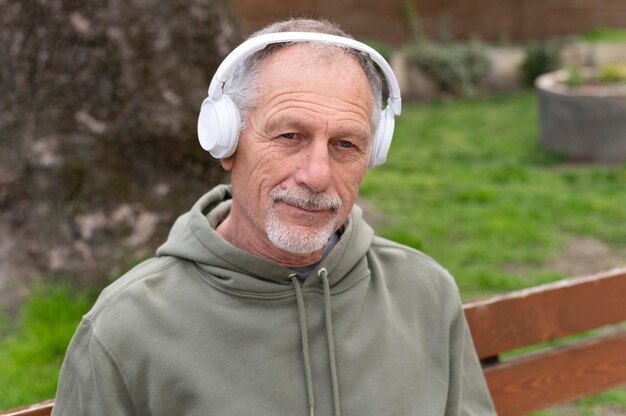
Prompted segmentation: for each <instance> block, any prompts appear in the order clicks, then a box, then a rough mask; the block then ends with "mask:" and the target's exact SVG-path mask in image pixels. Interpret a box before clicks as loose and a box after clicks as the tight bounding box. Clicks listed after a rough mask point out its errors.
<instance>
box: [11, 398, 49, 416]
mask: <svg viewBox="0 0 626 416" xmlns="http://www.w3.org/2000/svg"><path fill="white" fill-rule="evenodd" d="M53 405H54V400H48V401H45V402H41V403H37V404H33V405H30V406H24V407H20V408H18V409H13V410H7V411H6V412H0V416H50V414H52V406H53Z"/></svg>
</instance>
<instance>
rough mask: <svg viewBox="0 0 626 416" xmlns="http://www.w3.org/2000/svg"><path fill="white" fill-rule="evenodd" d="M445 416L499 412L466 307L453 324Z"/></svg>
mask: <svg viewBox="0 0 626 416" xmlns="http://www.w3.org/2000/svg"><path fill="white" fill-rule="evenodd" d="M445 415H446V416H490V415H494V416H495V415H496V412H495V410H494V408H493V404H492V402H491V396H490V394H489V390H488V388H487V384H486V382H485V377H484V374H483V371H482V368H481V366H480V362H479V360H478V357H477V355H476V350H475V349H474V343H473V341H472V336H471V334H470V331H469V327H468V325H467V322H466V321H465V314H464V313H463V309H462V307H461V308H459V312H458V313H457V315H456V317H455V319H454V321H453V322H452V325H451V327H450V390H449V391H448V403H447V406H446V413H445Z"/></svg>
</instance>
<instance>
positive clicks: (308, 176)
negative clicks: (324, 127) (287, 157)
mask: <svg viewBox="0 0 626 416" xmlns="http://www.w3.org/2000/svg"><path fill="white" fill-rule="evenodd" d="M300 160H301V165H300V166H298V168H297V170H296V176H295V181H296V183H297V184H298V185H304V186H307V187H308V188H309V189H311V190H312V191H314V192H322V191H325V190H326V189H328V187H329V186H330V183H331V172H330V163H331V160H330V154H329V149H328V144H327V143H325V142H324V141H321V140H320V141H319V142H313V143H311V144H310V145H309V146H307V149H306V151H305V152H304V154H303V157H302V158H301V159H300Z"/></svg>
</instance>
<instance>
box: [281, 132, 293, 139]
mask: <svg viewBox="0 0 626 416" xmlns="http://www.w3.org/2000/svg"><path fill="white" fill-rule="evenodd" d="M280 137H284V138H285V139H295V138H296V133H283V134H281V135H280Z"/></svg>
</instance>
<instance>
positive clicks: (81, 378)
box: [52, 318, 137, 416]
mask: <svg viewBox="0 0 626 416" xmlns="http://www.w3.org/2000/svg"><path fill="white" fill-rule="evenodd" d="M136 414H137V413H136V412H135V407H134V405H133V402H132V398H131V395H130V392H129V390H128V388H127V387H126V383H125V382H124V379H123V376H122V374H121V373H120V370H119V368H118V366H117V365H116V363H115V360H114V359H113V357H112V356H111V354H110V353H109V352H108V351H107V349H106V347H105V346H104V345H103V344H102V343H101V342H100V341H99V340H98V338H97V337H96V335H95V334H94V331H93V327H92V324H91V322H90V321H89V320H88V319H86V318H84V319H83V321H82V322H81V323H80V325H79V327H78V330H77V331H76V333H75V334H74V338H73V339H72V342H71V343H70V345H69V347H68V350H67V353H66V355H65V359H64V361H63V365H62V367H61V373H60V376H59V385H58V387H57V393H56V397H55V403H54V408H53V411H52V415H53V416H73V415H76V416H79V415H89V416H100V415H102V416H105V415H119V416H131V415H136Z"/></svg>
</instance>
